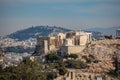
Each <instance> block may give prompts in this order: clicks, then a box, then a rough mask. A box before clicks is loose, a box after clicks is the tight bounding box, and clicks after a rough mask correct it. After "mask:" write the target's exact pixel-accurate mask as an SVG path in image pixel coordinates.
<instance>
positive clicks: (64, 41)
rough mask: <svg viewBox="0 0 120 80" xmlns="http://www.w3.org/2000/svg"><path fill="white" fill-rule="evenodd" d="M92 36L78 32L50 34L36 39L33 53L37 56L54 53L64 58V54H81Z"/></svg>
mask: <svg viewBox="0 0 120 80" xmlns="http://www.w3.org/2000/svg"><path fill="white" fill-rule="evenodd" d="M91 36H92V34H91V33H88V32H84V31H80V30H75V31H70V32H66V33H58V34H57V35H53V34H50V35H49V36H48V37H39V38H37V45H36V50H35V53H36V54H37V55H40V54H47V53H49V52H53V51H54V52H56V53H57V54H59V55H61V56H64V55H65V54H72V53H74V54H76V53H79V52H81V51H82V50H83V49H84V48H85V46H86V44H87V43H89V42H90V41H91V40H92V38H91Z"/></svg>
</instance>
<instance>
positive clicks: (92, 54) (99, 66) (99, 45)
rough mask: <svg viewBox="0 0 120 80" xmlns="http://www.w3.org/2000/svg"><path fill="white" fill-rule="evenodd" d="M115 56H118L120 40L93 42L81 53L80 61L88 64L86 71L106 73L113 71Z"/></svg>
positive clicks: (119, 54)
mask: <svg viewBox="0 0 120 80" xmlns="http://www.w3.org/2000/svg"><path fill="white" fill-rule="evenodd" d="M83 54H84V55H83ZM115 55H117V56H120V40H117V39H116V40H99V41H93V42H91V43H90V44H89V45H88V46H87V48H86V49H85V50H84V51H83V52H82V59H83V60H84V59H86V62H88V63H89V68H88V69H87V70H88V71H90V72H107V71H109V70H110V69H114V66H113V61H114V60H113V58H114V56H115ZM80 56H81V55H80Z"/></svg>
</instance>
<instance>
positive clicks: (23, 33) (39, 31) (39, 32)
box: [8, 26, 70, 41]
mask: <svg viewBox="0 0 120 80" xmlns="http://www.w3.org/2000/svg"><path fill="white" fill-rule="evenodd" d="M68 31H70V29H66V28H61V27H56V26H52V27H51V26H35V27H30V28H27V29H23V30H19V31H16V32H14V33H12V34H10V35H8V37H10V38H13V39H18V40H19V41H22V40H27V39H29V38H37V37H38V36H48V35H49V34H51V33H54V34H55V33H58V32H68Z"/></svg>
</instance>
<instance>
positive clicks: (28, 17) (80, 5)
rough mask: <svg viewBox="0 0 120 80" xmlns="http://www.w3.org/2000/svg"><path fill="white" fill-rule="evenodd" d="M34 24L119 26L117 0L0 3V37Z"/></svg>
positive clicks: (119, 2)
mask: <svg viewBox="0 0 120 80" xmlns="http://www.w3.org/2000/svg"><path fill="white" fill-rule="evenodd" d="M36 25H50V26H53V25H55V26H61V27H65V28H70V29H85V28H91V27H114V26H120V0H0V35H6V34H9V33H12V32H14V31H16V30H19V29H24V28H27V27H31V26H36Z"/></svg>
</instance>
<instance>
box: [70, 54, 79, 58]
mask: <svg viewBox="0 0 120 80" xmlns="http://www.w3.org/2000/svg"><path fill="white" fill-rule="evenodd" d="M69 57H70V58H73V59H76V58H78V55H77V54H70V55H69Z"/></svg>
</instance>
